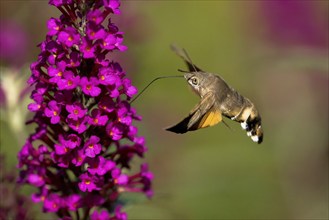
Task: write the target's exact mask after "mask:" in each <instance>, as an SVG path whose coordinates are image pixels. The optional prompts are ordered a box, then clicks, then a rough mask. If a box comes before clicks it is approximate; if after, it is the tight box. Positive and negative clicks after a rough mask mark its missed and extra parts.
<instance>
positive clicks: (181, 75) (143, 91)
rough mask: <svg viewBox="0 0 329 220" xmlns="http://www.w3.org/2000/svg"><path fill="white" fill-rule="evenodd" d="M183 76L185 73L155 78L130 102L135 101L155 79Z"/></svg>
mask: <svg viewBox="0 0 329 220" xmlns="http://www.w3.org/2000/svg"><path fill="white" fill-rule="evenodd" d="M181 77H184V76H183V75H179V76H160V77H157V78H155V79H153V80H152V81H151V82H150V83H149V84H148V85H147V86H145V87H144V89H142V91H141V92H140V93H138V95H137V96H136V97H135V98H134V99H133V100H131V101H130V104H131V103H133V102H134V101H135V100H136V99H137V98H138V97H139V96H140V95H141V94H142V93H143V92H144V91H145V90H146V89H147V88H148V87H149V86H150V85H151V84H152V83H154V82H155V81H157V80H159V79H166V78H181Z"/></svg>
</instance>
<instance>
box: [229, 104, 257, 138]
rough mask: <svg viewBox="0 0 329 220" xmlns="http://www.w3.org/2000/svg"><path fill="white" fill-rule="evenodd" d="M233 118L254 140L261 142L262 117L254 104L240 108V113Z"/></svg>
mask: <svg viewBox="0 0 329 220" xmlns="http://www.w3.org/2000/svg"><path fill="white" fill-rule="evenodd" d="M237 119H238V120H237ZM233 120H235V121H238V122H240V123H241V127H242V128H243V129H244V130H246V131H247V135H248V136H249V137H251V139H252V140H253V141H254V142H257V143H259V144H260V143H262V141H263V129H262V119H261V117H260V115H259V113H258V111H257V109H256V108H255V106H254V105H252V106H251V107H247V108H244V109H242V111H241V113H240V114H239V115H238V116H237V117H236V118H234V119H233Z"/></svg>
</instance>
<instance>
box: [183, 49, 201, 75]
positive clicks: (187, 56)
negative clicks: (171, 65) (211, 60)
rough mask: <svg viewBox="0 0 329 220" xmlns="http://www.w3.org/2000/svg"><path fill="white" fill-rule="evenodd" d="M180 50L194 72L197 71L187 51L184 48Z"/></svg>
mask: <svg viewBox="0 0 329 220" xmlns="http://www.w3.org/2000/svg"><path fill="white" fill-rule="evenodd" d="M182 50H183V52H184V54H185V56H186V58H187V59H188V61H189V62H190V63H191V66H192V68H193V70H194V72H198V71H197V69H196V68H195V65H194V64H193V61H192V59H191V57H190V56H189V55H188V53H187V51H186V50H185V49H184V48H183V49H182Z"/></svg>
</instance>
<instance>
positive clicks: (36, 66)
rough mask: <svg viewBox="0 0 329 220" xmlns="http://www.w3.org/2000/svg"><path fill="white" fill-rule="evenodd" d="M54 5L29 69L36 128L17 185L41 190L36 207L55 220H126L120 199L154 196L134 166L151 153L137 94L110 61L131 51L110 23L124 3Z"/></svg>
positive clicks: (63, 0)
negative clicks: (134, 102)
mask: <svg viewBox="0 0 329 220" xmlns="http://www.w3.org/2000/svg"><path fill="white" fill-rule="evenodd" d="M49 4H51V5H54V6H55V7H57V8H58V9H59V10H60V12H61V13H62V14H61V16H60V17H59V18H50V19H49V21H48V23H47V27H48V33H47V36H46V37H45V40H44V41H43V42H41V43H40V44H39V45H38V46H39V48H40V54H39V56H38V59H37V61H36V62H34V63H32V64H31V66H30V69H31V77H30V78H29V80H28V83H29V84H30V85H31V86H34V90H33V91H32V94H31V96H30V97H31V99H32V102H31V103H30V104H29V105H28V109H29V110H30V111H31V112H33V113H34V117H33V119H32V120H30V121H29V123H35V124H36V129H35V132H34V133H32V134H31V135H30V137H29V138H28V139H27V140H26V142H25V144H24V146H23V147H22V149H21V151H20V152H19V153H18V160H19V162H18V167H19V169H20V175H19V178H18V182H19V183H20V184H28V185H30V186H33V187H35V188H37V189H38V191H37V193H34V194H33V195H32V201H33V202H34V203H42V205H43V211H44V212H51V213H53V214H56V215H57V219H62V220H78V219H92V220H126V219H127V214H126V213H125V212H123V211H122V207H121V206H120V205H118V204H120V201H118V198H119V196H120V194H121V193H123V192H125V193H127V192H134V193H136V192H139V193H143V194H145V195H146V196H148V197H150V196H151V195H152V194H153V191H152V189H151V184H152V179H153V174H152V173H151V172H150V171H149V170H148V167H147V165H146V164H143V165H142V167H141V170H140V171H139V172H138V171H136V168H135V167H134V164H132V163H131V161H132V160H134V158H135V157H144V154H145V152H146V151H147V148H146V146H145V140H144V138H143V137H139V136H138V129H137V127H135V126H133V125H132V124H133V122H134V121H135V120H141V117H140V116H138V115H137V114H136V110H135V109H134V108H132V107H131V106H130V103H129V100H130V99H131V98H132V97H133V96H134V95H135V94H136V93H137V88H135V87H134V86H133V85H132V83H131V80H130V79H128V78H127V77H126V73H125V72H124V70H123V69H122V68H121V66H120V64H119V63H118V62H115V61H114V60H112V59H111V58H112V57H113V56H108V55H109V54H112V53H117V52H122V51H125V50H126V49H127V47H126V46H124V45H123V33H122V32H120V31H119V28H118V27H117V26H116V25H115V24H113V23H112V22H111V18H109V16H111V17H112V16H114V15H118V14H120V9H119V7H120V1H119V0H94V1H80V0H50V1H49ZM104 24H106V25H104ZM40 143H41V144H40ZM134 161H135V160H134ZM131 168H132V169H131ZM50 218H53V216H51V217H50Z"/></svg>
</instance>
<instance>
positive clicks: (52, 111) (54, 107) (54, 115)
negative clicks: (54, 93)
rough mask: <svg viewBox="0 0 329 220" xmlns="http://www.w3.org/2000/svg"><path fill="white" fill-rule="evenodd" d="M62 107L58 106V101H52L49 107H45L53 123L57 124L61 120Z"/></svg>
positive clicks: (46, 113)
mask: <svg viewBox="0 0 329 220" xmlns="http://www.w3.org/2000/svg"><path fill="white" fill-rule="evenodd" d="M60 113H61V108H60V107H59V106H58V104H57V102H56V101H54V100H53V101H50V102H49V103H48V108H46V109H45V115H46V116H47V117H49V118H51V119H50V122H51V123H52V124H57V123H58V122H59V120H60Z"/></svg>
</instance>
